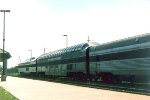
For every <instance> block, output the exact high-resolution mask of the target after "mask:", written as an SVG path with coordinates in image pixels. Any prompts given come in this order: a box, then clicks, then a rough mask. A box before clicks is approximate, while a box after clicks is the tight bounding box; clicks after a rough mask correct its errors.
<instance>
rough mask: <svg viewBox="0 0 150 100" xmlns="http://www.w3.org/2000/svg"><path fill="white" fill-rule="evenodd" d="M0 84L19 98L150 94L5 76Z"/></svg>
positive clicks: (131, 98) (136, 98)
mask: <svg viewBox="0 0 150 100" xmlns="http://www.w3.org/2000/svg"><path fill="white" fill-rule="evenodd" d="M0 86H1V87H3V88H4V89H6V90H7V91H9V92H10V93H11V94H12V95H14V96H16V97H17V98H18V99H19V100H150V96H145V95H138V94H131V93H124V92H115V91H109V90H102V89H94V88H88V87H81V86H74V85H67V84H61V83H54V82H46V81H40V80H32V79H25V78H17V77H10V76H8V77H7V81H0Z"/></svg>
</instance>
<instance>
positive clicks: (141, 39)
mask: <svg viewBox="0 0 150 100" xmlns="http://www.w3.org/2000/svg"><path fill="white" fill-rule="evenodd" d="M145 42H150V33H146V34H142V35H137V36H133V37H128V38H125V39H120V40H116V41H112V42H107V43H103V44H100V45H98V46H96V47H93V49H91V50H105V49H111V48H117V47H123V46H128V45H134V44H139V43H145Z"/></svg>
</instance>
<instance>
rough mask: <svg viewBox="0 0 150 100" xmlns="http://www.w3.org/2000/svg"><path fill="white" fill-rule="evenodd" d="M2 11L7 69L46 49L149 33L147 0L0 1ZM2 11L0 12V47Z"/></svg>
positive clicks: (149, 21) (108, 40) (149, 0)
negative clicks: (88, 40) (8, 55)
mask: <svg viewBox="0 0 150 100" xmlns="http://www.w3.org/2000/svg"><path fill="white" fill-rule="evenodd" d="M3 9H9V10H10V11H11V12H10V13H6V22H5V23H6V29H5V34H6V37H5V38H6V43H5V50H6V51H8V52H10V54H11V55H12V57H11V58H10V59H9V60H8V68H10V67H14V66H16V65H17V64H18V63H19V62H20V60H21V62H23V61H25V60H26V59H28V58H30V57H31V52H30V51H29V50H32V55H33V56H35V57H38V56H40V55H41V54H43V53H44V48H46V52H50V51H54V50H58V49H62V48H65V47H66V38H65V37H64V36H63V35H68V46H72V45H75V44H80V43H84V42H87V39H88V36H89V38H90V40H91V41H94V42H98V43H106V42H110V41H114V40H118V39H123V38H127V37H132V36H136V35H140V34H144V33H150V27H149V26H150V0H0V10H3ZM2 36H3V13H2V12H1V13H0V41H1V42H0V48H2V47H3V46H2V40H3V39H2Z"/></svg>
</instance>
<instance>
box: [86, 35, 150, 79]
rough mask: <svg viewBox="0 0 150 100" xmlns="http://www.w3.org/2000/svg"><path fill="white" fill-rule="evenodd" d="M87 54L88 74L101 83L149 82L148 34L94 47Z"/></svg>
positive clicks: (149, 52) (149, 56)
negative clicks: (97, 78)
mask: <svg viewBox="0 0 150 100" xmlns="http://www.w3.org/2000/svg"><path fill="white" fill-rule="evenodd" d="M89 53H90V54H89V55H90V72H91V74H94V73H95V72H96V75H97V77H100V78H101V80H103V81H107V82H112V81H117V82H118V81H130V82H141V81H142V82H143V81H145V82H148V81H149V80H150V34H145V35H140V36H136V37H131V38H127V39H123V40H119V41H114V42H111V43H105V44H102V45H99V46H95V47H92V48H91V49H90V52H89Z"/></svg>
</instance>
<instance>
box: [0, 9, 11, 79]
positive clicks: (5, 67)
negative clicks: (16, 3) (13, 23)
mask: <svg viewBox="0 0 150 100" xmlns="http://www.w3.org/2000/svg"><path fill="white" fill-rule="evenodd" d="M0 12H3V13H4V26H3V57H2V59H3V73H2V77H1V81H6V74H7V64H6V63H7V62H6V60H5V57H4V55H5V54H4V53H5V12H10V10H0Z"/></svg>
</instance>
